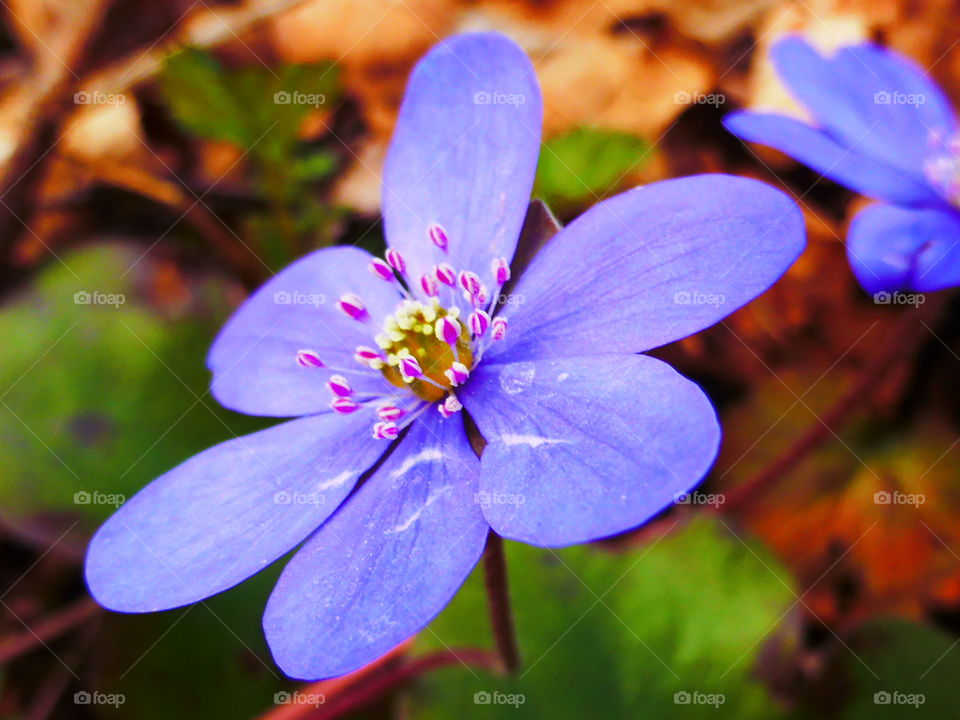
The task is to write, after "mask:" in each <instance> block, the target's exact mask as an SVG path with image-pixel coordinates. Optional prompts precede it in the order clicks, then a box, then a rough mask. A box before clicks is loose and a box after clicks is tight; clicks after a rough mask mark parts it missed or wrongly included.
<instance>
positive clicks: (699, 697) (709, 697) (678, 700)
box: [673, 690, 727, 708]
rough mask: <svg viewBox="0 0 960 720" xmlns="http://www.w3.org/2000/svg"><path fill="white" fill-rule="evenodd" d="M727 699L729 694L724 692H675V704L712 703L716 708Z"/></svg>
mask: <svg viewBox="0 0 960 720" xmlns="http://www.w3.org/2000/svg"><path fill="white" fill-rule="evenodd" d="M726 701H727V696H726V695H724V694H723V693H704V692H699V691H697V690H694V691H693V692H688V691H687V690H680V691H679V692H675V693H674V694H673V704H674V705H711V706H713V707H715V708H718V707H720V706H721V705H723V704H724V703H725V702H726Z"/></svg>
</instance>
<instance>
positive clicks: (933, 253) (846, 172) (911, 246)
mask: <svg viewBox="0 0 960 720" xmlns="http://www.w3.org/2000/svg"><path fill="white" fill-rule="evenodd" d="M772 59H773V63H774V65H775V67H776V70H777V73H778V74H779V76H780V77H781V79H782V80H783V81H784V82H785V83H786V85H787V87H788V88H789V89H790V90H791V91H792V92H793V94H794V96H795V97H796V99H797V100H798V101H799V102H800V103H801V104H802V105H803V106H804V107H805V108H806V109H807V110H808V111H809V113H810V115H811V116H812V118H813V121H814V123H815V125H814V126H811V125H807V124H805V123H803V122H800V121H798V120H794V119H792V118H788V117H784V116H781V115H772V114H763V113H753V112H737V113H732V114H731V115H728V116H727V118H726V119H725V121H724V123H725V125H726V126H727V129H728V130H730V131H731V132H732V133H734V134H735V135H737V136H739V137H741V138H743V139H745V140H749V141H752V142H758V143H763V144H764V145H770V146H771V147H774V148H776V149H778V150H781V151H783V152H785V153H787V154H788V155H791V156H792V157H794V158H796V159H797V160H799V161H800V162H802V163H804V164H805V165H809V166H810V167H812V168H813V169H814V170H816V171H817V172H819V173H822V174H823V175H825V176H827V177H829V178H831V179H833V180H836V181H837V182H839V183H841V184H843V185H846V186H847V187H849V188H850V189H852V190H855V191H857V192H860V193H863V194H864V195H867V196H870V197H872V198H876V199H877V200H882V201H884V202H883V203H880V204H877V205H872V206H870V207H868V208H867V209H866V210H864V211H862V212H861V213H859V214H858V215H857V217H856V218H855V219H854V220H853V222H852V223H851V226H850V231H849V237H848V238H847V255H848V257H849V259H850V266H851V267H852V269H853V272H854V274H855V275H856V276H857V279H858V280H859V281H860V284H861V285H862V286H863V287H864V289H865V290H867V292H871V293H876V292H890V291H898V290H915V291H920V292H924V291H932V290H940V289H943V288H947V287H952V286H955V285H960V135H958V133H957V118H956V115H955V114H954V112H953V109H952V108H951V107H950V103H949V102H948V101H947V99H946V98H945V97H944V95H943V93H942V92H941V91H940V88H938V87H937V86H936V84H935V83H934V82H933V81H931V80H930V79H928V78H927V73H925V72H923V71H922V70H921V69H920V68H919V67H917V66H916V65H915V64H914V63H912V62H911V61H909V60H907V59H906V58H904V57H901V56H899V55H896V54H894V53H892V52H889V51H887V50H884V49H883V48H880V47H876V46H874V45H869V44H865V45H857V46H851V47H845V48H842V49H840V50H839V51H837V52H836V53H835V54H834V55H833V56H832V57H829V58H827V57H823V56H822V55H820V54H819V53H817V51H816V50H814V49H813V48H812V47H810V45H808V44H807V43H806V42H805V41H804V40H802V39H801V38H799V37H788V38H785V39H784V40H781V41H780V42H779V43H777V44H776V45H775V46H774V48H773V50H772Z"/></svg>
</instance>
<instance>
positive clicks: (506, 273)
mask: <svg viewBox="0 0 960 720" xmlns="http://www.w3.org/2000/svg"><path fill="white" fill-rule="evenodd" d="M424 234H425V236H426V237H425V240H427V241H428V242H430V243H432V244H433V245H435V246H436V247H438V248H439V249H440V250H442V251H443V252H444V253H447V249H448V246H449V238H448V237H447V232H446V230H444V229H443V228H442V227H441V226H440V225H437V224H432V225H430V226H428V227H427V228H426V232H425V233H424ZM369 269H370V272H371V273H373V275H374V276H375V277H377V278H379V279H380V280H383V281H384V282H388V283H394V284H395V285H396V287H397V289H398V291H399V292H400V294H401V295H403V296H405V298H406V299H405V300H402V301H401V302H400V304H399V305H398V306H397V309H396V310H395V311H394V313H393V315H391V316H389V317H388V318H386V320H385V321H384V323H383V329H382V331H381V332H379V333H377V332H376V328H375V327H373V318H371V316H370V313H369V312H368V311H367V307H366V304H365V303H364V302H363V299H362V298H360V297H358V296H357V295H354V294H353V293H347V294H346V295H342V296H341V297H340V299H339V300H338V301H337V308H338V309H339V310H340V312H342V313H343V314H344V315H346V316H347V317H349V318H350V319H351V320H354V321H356V322H357V323H360V324H362V325H365V326H367V327H368V328H370V330H371V334H374V333H376V334H375V337H374V339H375V340H376V344H377V345H378V346H379V347H377V348H373V347H368V346H366V345H361V346H359V347H357V348H356V349H355V350H354V354H353V358H354V360H356V361H357V362H358V363H359V364H360V365H361V366H363V370H360V369H359V368H356V367H354V368H352V369H351V368H334V367H330V366H328V365H327V364H326V363H325V362H324V361H323V359H322V358H321V357H320V356H319V355H318V354H317V352H316V351H314V350H310V349H306V348H305V349H302V350H300V351H298V352H297V356H296V361H297V363H298V364H299V365H300V366H301V367H303V368H307V369H314V370H316V369H325V370H326V371H327V372H330V373H333V374H331V375H329V377H328V381H327V389H329V390H330V393H331V400H330V407H331V409H332V410H333V411H334V412H337V413H340V414H341V415H349V414H350V413H354V412H356V411H357V410H359V409H360V408H361V407H363V406H365V405H371V404H372V405H375V406H376V409H377V417H378V418H379V421H378V422H376V423H375V424H374V426H373V436H374V437H375V438H377V439H380V440H393V439H394V438H396V437H398V435H399V433H400V431H401V430H402V429H403V428H404V427H405V426H406V425H408V424H409V423H411V422H413V420H414V419H415V418H416V417H417V416H418V415H420V413H422V412H424V411H425V410H426V409H427V408H430V407H435V408H436V410H437V412H439V413H440V415H441V416H442V417H444V418H449V417H450V416H452V415H454V414H456V413H458V412H460V411H461V410H462V409H463V405H461V404H460V400H459V399H458V398H457V395H456V392H455V388H457V387H458V386H459V385H463V384H464V383H465V382H467V380H468V379H469V378H470V371H471V370H472V369H473V367H474V366H475V365H476V364H478V363H479V362H480V359H481V358H482V357H483V352H484V350H485V349H486V348H487V347H488V346H489V345H490V343H491V342H497V341H499V340H503V338H504V336H505V335H506V332H507V318H505V317H503V316H502V315H498V316H497V317H491V316H492V315H493V308H494V305H495V304H496V303H497V299H498V297H499V296H500V293H501V291H502V290H503V287H504V285H505V284H506V283H507V281H508V280H510V265H509V263H508V262H507V259H506V258H502V257H497V258H493V259H492V261H491V264H490V273H489V275H490V276H492V277H493V280H494V283H495V285H494V288H493V292H491V291H490V290H489V289H488V288H487V286H486V285H484V283H483V281H482V280H481V278H480V275H478V274H477V273H475V272H473V271H471V270H466V269H464V270H460V271H459V272H458V271H457V269H456V268H454V267H453V266H452V265H450V264H449V263H446V262H441V263H438V264H437V265H434V266H433V269H432V270H430V271H429V272H427V273H426V274H424V275H421V276H420V277H412V276H411V275H410V274H409V273H408V272H407V263H406V261H405V260H404V258H403V256H402V255H401V254H400V252H399V251H398V250H396V249H395V248H390V249H388V250H387V253H386V255H385V257H384V259H380V258H373V259H371V261H370V266H369ZM458 294H459V295H460V297H462V299H463V302H462V303H459V305H458V302H459V301H458V300H457V295H458ZM418 297H419V298H422V299H417V298H418ZM441 297H442V298H444V299H445V300H444V301H443V302H441ZM460 306H463V307H466V308H468V315H467V317H466V319H464V320H461V317H460ZM370 371H379V372H381V373H383V376H384V377H385V378H386V379H387V381H388V382H389V383H390V384H391V385H393V386H395V387H398V388H403V389H404V390H405V391H409V392H402V393H396V394H394V393H389V394H384V393H376V394H369V393H368V394H363V393H358V392H356V391H354V388H353V384H352V383H351V382H350V377H349V376H351V375H356V374H357V373H366V372H370Z"/></svg>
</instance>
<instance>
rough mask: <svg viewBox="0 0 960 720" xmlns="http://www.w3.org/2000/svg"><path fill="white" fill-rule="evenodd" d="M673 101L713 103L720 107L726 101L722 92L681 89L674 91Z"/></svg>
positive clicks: (695, 103) (681, 103)
mask: <svg viewBox="0 0 960 720" xmlns="http://www.w3.org/2000/svg"><path fill="white" fill-rule="evenodd" d="M673 102H675V103H676V104H677V105H713V106H714V107H720V106H721V105H723V104H724V103H726V102H727V96H726V95H724V94H723V93H703V92H686V91H684V90H681V91H680V92H678V93H674V95H673Z"/></svg>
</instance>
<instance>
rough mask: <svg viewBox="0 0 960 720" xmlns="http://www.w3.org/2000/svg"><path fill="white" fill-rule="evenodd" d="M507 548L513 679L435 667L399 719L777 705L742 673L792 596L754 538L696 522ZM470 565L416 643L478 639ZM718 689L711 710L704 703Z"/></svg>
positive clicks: (480, 609) (481, 637)
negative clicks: (645, 533)
mask: <svg viewBox="0 0 960 720" xmlns="http://www.w3.org/2000/svg"><path fill="white" fill-rule="evenodd" d="M508 555H509V573H510V582H511V589H512V595H513V604H514V609H515V615H516V623H517V628H518V634H519V639H520V643H521V650H522V654H523V660H524V662H523V668H522V669H521V672H520V675H519V677H518V678H516V679H512V680H504V679H501V678H493V677H491V676H489V675H488V674H485V673H482V672H480V671H469V670H466V669H463V668H451V669H447V670H444V671H442V672H439V673H437V674H436V675H432V676H430V677H429V678H427V679H425V680H423V681H422V682H421V683H420V685H419V687H418V689H417V690H416V691H414V694H413V697H412V705H413V710H414V712H413V713H412V714H413V716H415V717H418V718H447V717H460V718H473V717H478V718H479V717H483V718H490V717H494V718H496V717H503V718H514V719H519V718H526V717H529V718H542V717H551V718H571V720H572V719H573V718H583V717H603V718H633V717H656V718H658V719H660V718H691V717H694V718H697V717H705V718H716V717H718V713H719V716H722V717H737V718H741V719H744V720H747V719H752V718H757V719H759V718H776V717H780V716H781V713H780V711H779V710H778V709H777V708H776V706H775V704H774V703H773V701H772V699H771V697H770V696H769V693H768V692H767V691H766V690H765V689H764V688H763V687H762V686H761V685H760V684H759V682H758V681H756V680H755V679H753V677H752V675H751V673H752V672H753V670H754V664H755V662H756V660H757V657H758V654H759V653H760V651H761V649H762V647H763V646H764V641H765V640H766V639H767V638H768V636H769V633H770V632H771V631H772V630H774V629H775V628H776V626H777V623H778V621H779V620H780V619H781V617H782V616H783V614H784V612H785V611H786V609H787V608H788V607H789V606H790V603H791V601H792V600H793V597H794V596H793V594H792V592H791V590H790V589H789V580H788V579H787V578H786V576H785V573H784V572H783V570H782V569H780V568H779V566H778V565H777V564H776V563H775V562H774V561H773V560H772V559H771V558H770V557H769V556H768V555H767V554H766V553H765V552H763V550H762V549H760V548H757V547H756V546H755V544H754V543H752V542H749V541H746V542H742V541H741V540H740V539H739V538H738V537H737V536H736V535H734V534H733V533H732V531H730V530H729V529H727V528H726V527H725V526H723V525H720V524H717V523H713V522H709V521H706V520H701V521H698V522H695V523H693V524H691V525H690V526H689V527H687V528H685V529H683V530H682V531H678V532H677V533H676V534H673V535H670V536H668V537H666V538H664V539H663V540H661V541H659V542H657V543H654V544H652V545H651V546H649V547H647V548H641V549H638V550H635V551H631V552H629V553H623V554H616V555H613V554H609V553H604V552H602V551H599V550H598V549H596V548H593V547H575V548H567V549H563V550H557V551H550V550H541V549H536V548H532V547H528V546H524V545H517V544H513V543H509V544H508ZM476 575H477V574H475V575H474V577H472V578H471V580H470V581H469V582H468V584H467V586H466V587H465V588H464V589H463V590H462V591H461V592H460V594H459V595H458V597H457V598H455V599H454V601H453V603H452V604H451V606H450V607H449V608H448V609H447V610H446V611H444V613H442V614H441V615H440V617H439V618H438V619H437V620H436V621H435V622H434V623H433V624H432V625H431V627H430V629H429V630H428V631H426V632H424V633H422V634H421V635H420V638H419V640H418V642H419V643H420V644H421V646H422V647H424V648H431V649H434V650H435V649H440V648H444V647H455V646H462V645H473V646H477V645H480V646H489V645H490V638H489V626H488V624H487V620H486V617H487V610H486V606H485V603H484V592H483V588H482V587H481V586H480V582H479V580H480V578H479V577H477V576H476ZM477 693H480V694H479V695H477ZM484 693H486V695H484ZM493 693H502V695H501V696H498V697H499V698H500V699H501V700H502V701H503V702H501V703H499V704H498V703H496V702H495V698H494V696H493ZM677 693H681V695H676V694H677ZM682 693H687V694H688V695H682ZM698 693H699V694H698ZM510 696H514V700H515V702H514V704H510V702H509V698H510ZM520 696H522V698H523V702H522V704H517V703H516V700H517V699H518V698H519V697H520ZM720 696H722V699H723V702H722V704H721V705H719V708H718V706H717V705H716V704H708V702H707V700H708V699H711V698H712V699H713V700H714V701H715V702H717V703H719V699H718V698H719V697H720ZM685 697H689V699H690V701H691V702H690V703H684V702H683V699H684V698H685ZM485 698H486V699H489V700H490V701H491V702H489V703H486V704H484V703H483V702H482V701H483V700H484V699H485ZM475 700H476V701H479V702H475Z"/></svg>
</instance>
